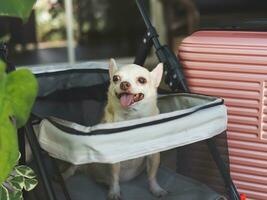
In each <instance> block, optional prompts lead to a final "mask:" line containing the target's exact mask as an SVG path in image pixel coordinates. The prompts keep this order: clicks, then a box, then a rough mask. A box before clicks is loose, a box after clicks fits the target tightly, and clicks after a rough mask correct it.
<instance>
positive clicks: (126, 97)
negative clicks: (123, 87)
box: [120, 94, 134, 108]
mask: <svg viewBox="0 0 267 200" xmlns="http://www.w3.org/2000/svg"><path fill="white" fill-rule="evenodd" d="M133 98H134V95H133V94H123V95H122V96H121V98H120V103H121V106H122V107H124V108H126V107H128V106H130V105H131V104H132V102H133Z"/></svg>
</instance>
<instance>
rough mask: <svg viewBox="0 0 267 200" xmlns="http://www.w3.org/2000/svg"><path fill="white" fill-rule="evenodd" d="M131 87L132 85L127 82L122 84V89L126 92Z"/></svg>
mask: <svg viewBox="0 0 267 200" xmlns="http://www.w3.org/2000/svg"><path fill="white" fill-rule="evenodd" d="M130 87H131V84H130V83H129V82H127V81H123V82H121V84H120V88H121V89H122V90H124V91H126V90H128V89H129V88H130Z"/></svg>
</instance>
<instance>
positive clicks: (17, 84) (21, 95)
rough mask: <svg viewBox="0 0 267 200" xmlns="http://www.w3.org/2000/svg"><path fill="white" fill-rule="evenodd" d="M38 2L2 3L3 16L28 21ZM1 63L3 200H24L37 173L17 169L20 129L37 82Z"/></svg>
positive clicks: (0, 196) (0, 180)
mask: <svg viewBox="0 0 267 200" xmlns="http://www.w3.org/2000/svg"><path fill="white" fill-rule="evenodd" d="M34 3H35V0H8V1H4V2H1V7H0V15H2V16H10V17H19V18H21V19H22V20H23V21H24V22H25V21H26V20H27V17H28V16H29V14H30V12H31V9H32V7H33V4H34ZM5 68H6V66H5V63H3V62H2V61H0V199H1V200H6V199H12V200H19V199H22V190H23V189H25V190H27V191H29V190H31V189H33V188H34V187H35V186H36V184H37V180H36V178H35V174H34V172H33V170H31V169H30V168H29V167H27V166H17V163H18V159H19V156H20V153H19V150H18V141H17V129H18V128H21V127H22V126H24V125H25V123H26V122H27V120H28V117H29V115H30V112H31V108H32V106H33V103H34V100H35V97H36V95H37V88H38V86H37V81H36V79H35V77H34V76H33V74H32V73H31V72H30V71H29V70H28V69H19V70H16V71H13V72H11V73H9V74H7V73H6V69H5Z"/></svg>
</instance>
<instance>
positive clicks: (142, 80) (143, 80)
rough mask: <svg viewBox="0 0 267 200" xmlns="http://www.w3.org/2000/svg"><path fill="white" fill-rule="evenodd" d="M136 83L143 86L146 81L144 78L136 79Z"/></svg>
mask: <svg viewBox="0 0 267 200" xmlns="http://www.w3.org/2000/svg"><path fill="white" fill-rule="evenodd" d="M138 82H139V83H141V84H145V83H146V82H147V81H146V79H145V78H144V77H139V78H138Z"/></svg>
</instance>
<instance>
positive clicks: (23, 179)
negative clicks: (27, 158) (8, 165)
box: [0, 165, 38, 200]
mask: <svg viewBox="0 0 267 200" xmlns="http://www.w3.org/2000/svg"><path fill="white" fill-rule="evenodd" d="M37 183H38V181H37V179H36V175H35V173H34V171H33V170H32V169H31V168H29V167H27V166H24V165H21V166H17V167H15V169H14V171H13V172H12V173H11V174H10V176H9V177H8V178H7V180H6V181H5V182H4V184H2V186H0V199H1V200H22V199H23V196H22V190H23V189H24V190H26V191H30V190H32V189H34V188H35V186H36V185H37Z"/></svg>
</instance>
